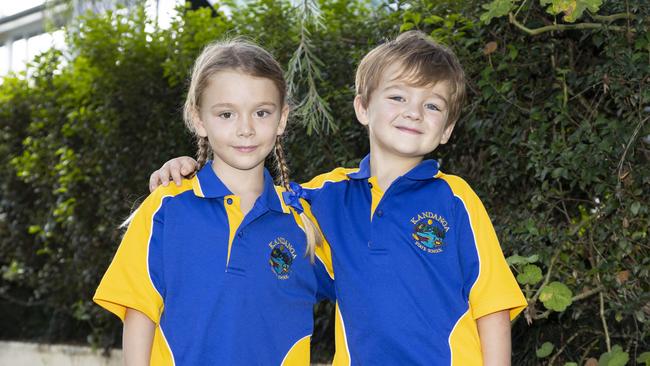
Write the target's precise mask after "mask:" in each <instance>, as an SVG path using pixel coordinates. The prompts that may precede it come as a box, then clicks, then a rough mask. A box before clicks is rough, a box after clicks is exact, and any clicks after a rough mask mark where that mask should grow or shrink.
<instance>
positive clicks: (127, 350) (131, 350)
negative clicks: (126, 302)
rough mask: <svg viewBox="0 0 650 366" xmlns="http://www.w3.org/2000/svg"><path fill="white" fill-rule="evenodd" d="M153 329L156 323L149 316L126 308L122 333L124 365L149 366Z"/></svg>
mask: <svg viewBox="0 0 650 366" xmlns="http://www.w3.org/2000/svg"><path fill="white" fill-rule="evenodd" d="M155 329H156V325H155V324H154V322H152V321H151V319H149V317H147V316H146V315H144V314H143V313H141V312H139V311H137V310H134V309H131V308H128V309H126V316H125V317H124V331H123V333H122V351H123V360H124V365H125V366H149V364H150V363H151V361H150V360H151V345H152V344H153V336H154V332H155Z"/></svg>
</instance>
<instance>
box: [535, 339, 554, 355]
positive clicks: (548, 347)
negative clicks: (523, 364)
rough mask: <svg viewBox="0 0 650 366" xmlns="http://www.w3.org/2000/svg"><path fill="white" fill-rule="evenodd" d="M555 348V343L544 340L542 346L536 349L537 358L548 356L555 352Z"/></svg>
mask: <svg viewBox="0 0 650 366" xmlns="http://www.w3.org/2000/svg"><path fill="white" fill-rule="evenodd" d="M553 348H554V346H553V343H551V342H544V343H543V344H542V346H541V347H539V348H538V349H537V350H536V351H535V354H536V355H537V358H544V357H548V356H549V355H550V354H551V352H553Z"/></svg>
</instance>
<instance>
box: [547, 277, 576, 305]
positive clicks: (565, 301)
mask: <svg viewBox="0 0 650 366" xmlns="http://www.w3.org/2000/svg"><path fill="white" fill-rule="evenodd" d="M572 297H573V294H572V292H571V290H570V289H569V288H568V287H567V286H566V285H565V284H563V283H561V282H557V281H554V282H551V283H549V284H548V285H546V286H544V288H542V292H541V293H540V295H539V300H540V301H541V302H542V303H544V307H546V308H547V309H549V310H553V311H557V312H562V311H564V310H566V308H567V307H568V306H569V305H571V303H572V299H571V298H572Z"/></svg>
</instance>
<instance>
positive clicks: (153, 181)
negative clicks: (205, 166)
mask: <svg viewBox="0 0 650 366" xmlns="http://www.w3.org/2000/svg"><path fill="white" fill-rule="evenodd" d="M197 169H198V166H197V165H196V160H194V159H192V158H190V157H189V156H180V157H178V158H174V159H171V160H169V161H167V162H166V163H165V164H163V166H161V167H160V169H158V170H156V171H155V172H153V173H151V176H149V192H153V191H154V189H156V187H158V186H159V185H161V184H162V185H163V186H165V187H167V185H168V184H169V181H170V180H173V181H174V183H176V185H177V186H180V185H181V180H182V179H183V177H186V176H188V175H191V174H193V173H194V172H195V171H196V170H197Z"/></svg>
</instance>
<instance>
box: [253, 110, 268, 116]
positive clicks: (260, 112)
mask: <svg viewBox="0 0 650 366" xmlns="http://www.w3.org/2000/svg"><path fill="white" fill-rule="evenodd" d="M269 114H271V112H269V111H265V110H261V111H257V112H255V115H256V116H257V117H259V118H264V117H266V116H268V115H269Z"/></svg>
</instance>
